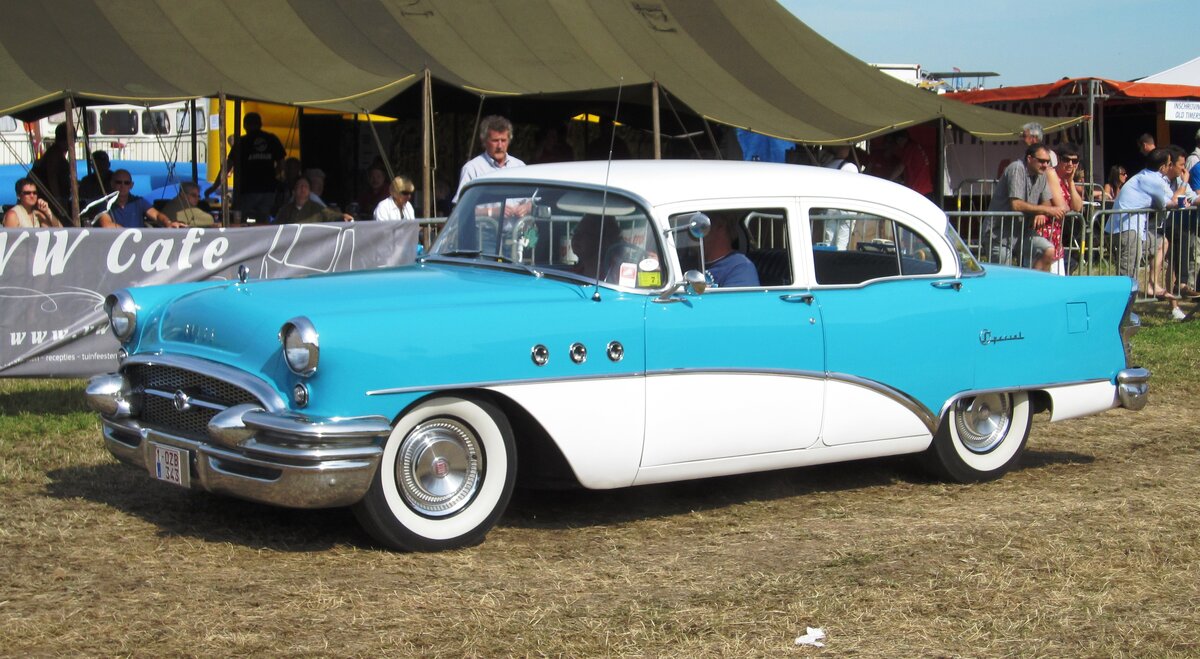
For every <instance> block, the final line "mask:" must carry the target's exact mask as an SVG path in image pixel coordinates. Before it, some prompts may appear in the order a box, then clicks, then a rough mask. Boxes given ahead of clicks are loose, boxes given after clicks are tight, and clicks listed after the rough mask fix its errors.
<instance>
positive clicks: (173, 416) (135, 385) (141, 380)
mask: <svg viewBox="0 0 1200 659" xmlns="http://www.w3.org/2000/svg"><path fill="white" fill-rule="evenodd" d="M125 375H126V377H128V378H129V383H130V385H131V388H132V389H133V392H134V393H138V394H142V412H141V421H142V423H143V425H146V426H148V427H151V428H156V429H159V430H163V431H165V432H169V433H172V434H176V435H181V436H183V437H189V438H192V439H199V440H202V439H204V438H205V437H206V436H207V433H208V422H209V420H210V419H212V418H213V417H214V416H216V415H217V414H218V413H219V412H220V411H221V410H222V409H225V408H227V407H232V406H234V405H240V404H242V403H251V404H255V405H262V403H261V402H260V401H259V400H258V399H257V398H255V397H254V395H253V394H251V393H250V392H249V391H246V390H245V389H242V388H241V387H238V386H236V385H232V384H230V383H228V382H225V381H223V380H218V379H217V378H214V377H211V376H208V375H204V374H202V373H196V372H194V371H189V370H186V369H182V368H176V367H174V366H161V365H154V364H132V365H130V366H129V367H128V368H126V369H125ZM177 391H183V392H184V393H186V394H187V395H188V396H189V397H190V398H191V399H192V400H193V401H195V402H202V403H204V404H203V405H200V404H193V405H192V406H191V407H190V408H189V409H187V410H184V411H179V410H178V409H176V408H175V402H174V398H173V397H174V394H175V392H177ZM214 408H216V409H214Z"/></svg>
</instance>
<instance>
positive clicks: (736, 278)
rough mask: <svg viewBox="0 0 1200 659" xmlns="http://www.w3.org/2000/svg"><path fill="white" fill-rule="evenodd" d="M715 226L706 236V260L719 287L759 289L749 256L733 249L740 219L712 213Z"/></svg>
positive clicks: (756, 273)
mask: <svg viewBox="0 0 1200 659" xmlns="http://www.w3.org/2000/svg"><path fill="white" fill-rule="evenodd" d="M709 217H710V218H711V219H712V227H711V228H710V229H709V231H708V235H707V236H705V237H704V261H705V264H704V265H705V267H706V269H707V270H708V272H709V274H711V275H712V279H713V285H714V286H716V287H717V288H732V287H736V286H758V270H756V269H755V268H754V264H753V263H751V262H750V259H748V258H746V255H745V254H742V253H741V252H739V251H736V250H735V249H733V239H734V236H735V235H736V234H735V232H736V229H735V227H736V226H737V218H736V217H731V216H728V215H722V214H720V213H709Z"/></svg>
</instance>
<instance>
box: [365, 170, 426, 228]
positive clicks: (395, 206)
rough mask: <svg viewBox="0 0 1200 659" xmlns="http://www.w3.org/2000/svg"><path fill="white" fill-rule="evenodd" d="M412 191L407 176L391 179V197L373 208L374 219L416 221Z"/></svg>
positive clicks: (412, 188)
mask: <svg viewBox="0 0 1200 659" xmlns="http://www.w3.org/2000/svg"><path fill="white" fill-rule="evenodd" d="M414 189H415V188H414V186H413V182H412V181H411V180H409V178H408V177H407V176H397V177H396V178H394V179H392V187H391V196H389V197H388V198H387V199H384V200H383V201H381V202H379V205H377V206H375V219H376V220H381V221H388V220H416V219H417V214H416V212H415V211H413V207H412V196H413V190H414Z"/></svg>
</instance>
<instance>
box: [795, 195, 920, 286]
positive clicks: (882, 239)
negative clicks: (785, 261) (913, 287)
mask: <svg viewBox="0 0 1200 659" xmlns="http://www.w3.org/2000/svg"><path fill="white" fill-rule="evenodd" d="M809 219H810V220H811V224H812V232H813V238H812V240H813V267H814V269H815V271H816V277H817V283H818V284H861V283H863V282H865V281H870V280H872V279H879V278H881V277H898V276H901V275H929V274H935V273H937V272H938V271H939V270H940V269H941V262H940V260H939V259H938V255H937V251H936V250H934V248H933V246H932V245H930V244H929V242H928V241H926V240H925V239H924V238H922V237H921V235H920V234H918V233H916V232H915V231H913V230H912V229H910V228H908V227H907V226H905V225H904V224H901V223H900V222H896V221H895V220H892V219H890V218H886V217H882V216H879V215H875V214H872V213H863V212H859V211H851V210H844V209H838V208H813V209H812V210H811V211H810V213H809Z"/></svg>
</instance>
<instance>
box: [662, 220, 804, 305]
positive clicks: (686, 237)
mask: <svg viewBox="0 0 1200 659" xmlns="http://www.w3.org/2000/svg"><path fill="white" fill-rule="evenodd" d="M695 212H701V213H704V214H705V215H707V216H708V218H709V220H710V221H712V227H710V229H709V233H710V237H709V239H708V240H707V241H706V242H705V254H704V257H705V260H706V261H707V262H708V263H707V266H708V267H707V272H708V273H709V274H710V275H712V276H711V277H710V281H712V283H713V284H714V285H715V286H716V287H717V288H745V287H761V286H786V285H789V284H791V283H792V281H793V280H794V276H793V273H792V259H791V253H790V252H789V249H788V245H789V242H788V226H787V212H786V211H784V210H783V209H782V208H728V209H697V210H695V211H687V212H684V213H677V214H675V215H672V216H671V218H670V222H671V226H672V227H673V228H674V227H679V226H681V225H682V224H686V223H687V222H689V221H691V217H692V214H693V213H695ZM721 231H724V232H726V236H727V237H728V239H729V243H730V245H729V246H730V248H732V251H733V252H736V253H737V254H740V255H742V256H744V257H745V258H746V260H747V261H749V265H746V264H745V263H744V262H743V264H742V266H741V270H742V272H741V273H737V272H736V270H737V266H736V265H735V266H734V267H732V268H731V267H730V266H729V265H728V264H727V263H726V262H725V261H724V260H723V259H717V258H714V250H713V244H714V242H715V241H719V240H722V238H720V237H719V236H715V235H711V234H713V233H714V232H721ZM673 233H674V235H675V249H676V252H677V254H678V256H679V264H680V266H681V267H682V269H683V270H684V271H687V270H700V269H701V268H700V244H699V242H698V241H697V240H696V239H694V238H692V237H691V235H690V234H689V233H688V232H687V231H676V232H673ZM716 249H717V251H720V252H722V253H723V252H724V251H725V250H724V249H722V248H721V247H720V246H718V247H717V248H716ZM725 258H726V259H728V258H738V257H736V256H726V257H725ZM731 271H733V272H734V274H728V273H730V272H731ZM751 272H752V273H753V278H751V277H750V273H751ZM726 276H728V277H730V279H729V280H727V281H724V282H723V281H721V280H722V278H724V277H726Z"/></svg>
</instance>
